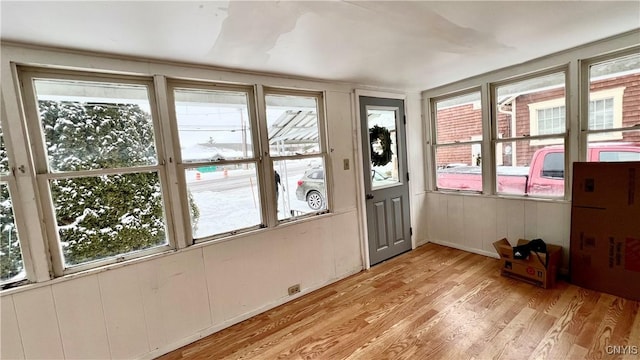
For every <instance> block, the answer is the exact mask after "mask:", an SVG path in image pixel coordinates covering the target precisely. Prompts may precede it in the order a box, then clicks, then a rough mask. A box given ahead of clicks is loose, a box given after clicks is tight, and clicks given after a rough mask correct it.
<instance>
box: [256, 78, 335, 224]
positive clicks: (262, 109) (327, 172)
mask: <svg viewBox="0 0 640 360" xmlns="http://www.w3.org/2000/svg"><path fill="white" fill-rule="evenodd" d="M269 95H276V96H277V95H283V96H293V97H295V96H299V97H313V98H315V99H316V106H317V109H316V111H317V120H318V143H319V144H318V145H319V146H320V151H319V152H317V153H307V154H297V155H284V156H282V155H274V154H271V147H270V145H269V133H268V125H267V115H266V113H267V105H266V97H267V96H269ZM258 97H259V102H260V103H259V113H258V117H259V119H260V121H259V126H260V133H261V137H260V140H261V144H263V146H262V149H261V150H262V153H263V154H264V163H263V167H262V169H263V171H264V173H263V177H262V178H263V182H262V183H263V184H264V185H265V186H266V189H265V188H264V186H263V187H262V189H263V191H264V192H265V194H266V196H267V204H268V205H267V206H266V208H267V210H268V213H269V214H268V219H267V220H268V226H270V227H272V226H277V225H278V224H283V223H288V222H292V221H296V220H298V219H301V218H307V217H311V216H317V215H322V214H326V213H330V212H331V211H332V204H333V201H332V197H333V192H332V182H331V181H330V179H331V178H332V177H331V163H330V157H329V152H328V148H329V147H328V138H327V133H328V131H327V121H326V117H325V114H326V110H325V108H326V104H325V99H326V94H325V93H324V92H323V91H313V90H292V89H284V88H277V87H266V86H265V87H263V86H259V87H258ZM318 157H319V158H322V162H323V164H324V182H325V192H326V198H325V209H321V210H317V211H310V212H306V213H304V214H291V217H289V218H285V219H282V220H279V219H278V210H277V203H276V202H277V199H276V192H275V187H276V184H275V178H274V177H273V176H272V175H271V174H273V173H274V170H275V168H274V163H275V162H276V161H287V160H300V159H311V158H318ZM266 174H269V176H266ZM281 176H282V175H281ZM290 191H293V190H290Z"/></svg>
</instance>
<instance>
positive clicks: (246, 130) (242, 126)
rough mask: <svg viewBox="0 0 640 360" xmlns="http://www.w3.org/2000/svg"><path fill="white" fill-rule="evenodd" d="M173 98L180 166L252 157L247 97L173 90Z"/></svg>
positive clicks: (241, 93) (236, 93)
mask: <svg viewBox="0 0 640 360" xmlns="http://www.w3.org/2000/svg"><path fill="white" fill-rule="evenodd" d="M174 97H175V110H176V118H177V122H178V135H179V137H180V150H181V153H182V161H183V162H205V161H219V160H235V159H247V158H251V157H253V144H252V141H251V136H252V135H251V121H250V119H249V110H248V106H247V93H245V92H236V91H213V90H200V89H176V90H175V91H174Z"/></svg>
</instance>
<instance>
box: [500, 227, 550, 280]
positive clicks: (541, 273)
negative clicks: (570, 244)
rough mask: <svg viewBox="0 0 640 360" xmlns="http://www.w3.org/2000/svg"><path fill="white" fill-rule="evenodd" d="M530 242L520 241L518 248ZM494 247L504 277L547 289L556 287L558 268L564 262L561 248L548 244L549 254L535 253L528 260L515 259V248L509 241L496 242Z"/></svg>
mask: <svg viewBox="0 0 640 360" xmlns="http://www.w3.org/2000/svg"><path fill="white" fill-rule="evenodd" d="M528 242H529V241H528V240H524V239H520V240H518V246H520V245H524V244H527V243H528ZM493 247H494V248H495V249H496V251H497V252H498V255H500V260H501V263H502V271H501V273H502V275H503V276H507V277H512V278H516V279H519V280H523V281H526V282H528V283H531V284H534V285H537V286H540V287H543V288H545V289H547V288H550V287H553V286H555V284H556V276H557V275H558V268H559V267H560V263H561V261H562V247H561V246H558V245H552V244H547V254H542V253H537V255H536V253H535V252H531V254H529V257H528V258H526V259H514V258H513V247H511V244H510V243H509V241H508V240H507V239H500V240H498V241H496V242H494V243H493ZM547 257H548V258H549V260H548V261H547ZM545 263H546V264H547V266H546V267H545Z"/></svg>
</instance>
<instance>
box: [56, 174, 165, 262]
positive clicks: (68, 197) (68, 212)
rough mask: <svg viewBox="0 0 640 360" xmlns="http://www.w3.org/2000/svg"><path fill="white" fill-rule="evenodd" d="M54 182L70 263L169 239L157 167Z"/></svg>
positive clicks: (64, 248)
mask: <svg viewBox="0 0 640 360" xmlns="http://www.w3.org/2000/svg"><path fill="white" fill-rule="evenodd" d="M50 187H51V196H52V199H53V203H54V208H55V214H56V221H57V230H58V233H59V236H60V245H61V247H62V252H63V256H64V261H65V263H66V264H67V265H77V264H81V263H85V262H89V261H94V260H99V259H104V258H108V257H115V256H118V255H124V254H128V253H132V252H135V251H139V250H143V249H149V248H152V247H156V246H162V245H166V244H167V243H168V242H167V237H166V229H165V221H164V208H163V206H162V194H161V189H160V180H159V178H158V174H157V173H155V172H152V173H133V174H115V175H102V176H94V177H79V178H71V179H56V180H51V181H50Z"/></svg>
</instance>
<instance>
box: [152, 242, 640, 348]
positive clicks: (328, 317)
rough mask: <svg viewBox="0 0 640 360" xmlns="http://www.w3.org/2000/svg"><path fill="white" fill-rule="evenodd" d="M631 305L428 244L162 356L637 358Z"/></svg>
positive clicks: (637, 314) (638, 320)
mask: <svg viewBox="0 0 640 360" xmlns="http://www.w3.org/2000/svg"><path fill="white" fill-rule="evenodd" d="M639 310H640V302H637V301H631V300H626V299H623V298H619V297H616V296H612V295H608V294H604V293H599V292H596V291H590V290H586V289H583V288H580V287H577V286H574V285H571V284H568V283H566V282H564V281H559V283H558V284H557V285H556V287H555V288H553V289H548V290H545V289H541V288H537V287H535V286H533V285H530V284H527V283H523V282H519V281H517V280H513V279H508V278H505V277H501V276H500V275H499V262H498V260H496V259H492V258H488V257H484V256H481V255H475V254H471V253H467V252H464V251H460V250H456V249H452V248H448V247H444V246H439V245H435V244H426V245H423V246H421V247H420V248H418V249H416V250H414V251H411V252H409V253H406V254H403V255H400V256H398V257H396V258H394V259H391V260H389V261H387V262H385V263H382V264H380V265H377V266H375V267H373V268H371V269H370V270H368V271H364V272H361V273H358V274H356V275H353V276H351V277H349V278H347V279H344V280H342V281H339V282H337V283H335V284H332V285H329V286H327V287H324V288H322V289H319V290H317V291H315V292H313V293H310V294H308V295H305V296H303V297H301V298H299V299H296V300H295V301H292V302H289V303H287V304H284V305H282V306H280V307H277V308H275V309H272V310H270V311H267V312H265V313H263V314H260V315H257V316H255V317H253V318H251V319H248V320H246V321H244V322H242V323H240V324H237V325H234V326H232V327H229V328H227V329H224V330H222V331H220V332H218V333H215V334H213V335H211V336H209V337H206V338H203V339H200V340H199V341H196V342H194V343H192V344H190V345H188V346H185V347H183V348H181V349H178V350H176V351H174V352H171V353H169V354H166V355H164V356H162V357H161V358H160V359H164V360H175V359H322V360H325V359H367V360H369V359H635V360H640V311H639ZM614 345H615V346H620V347H622V346H626V348H625V349H627V350H626V352H627V354H620V353H621V352H622V348H612V346H614ZM615 349H618V353H617V354H608V352H607V350H608V351H609V352H612V351H613V350H615ZM634 349H635V350H634Z"/></svg>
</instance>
